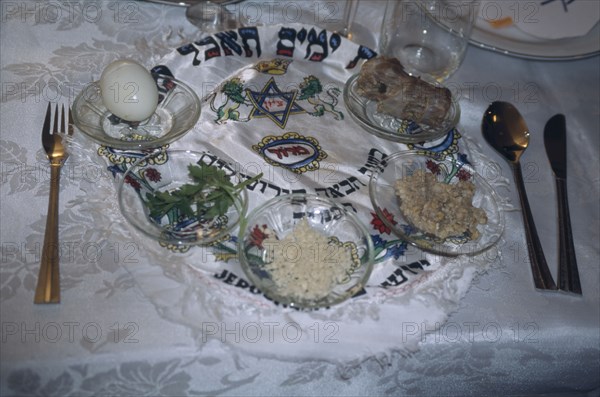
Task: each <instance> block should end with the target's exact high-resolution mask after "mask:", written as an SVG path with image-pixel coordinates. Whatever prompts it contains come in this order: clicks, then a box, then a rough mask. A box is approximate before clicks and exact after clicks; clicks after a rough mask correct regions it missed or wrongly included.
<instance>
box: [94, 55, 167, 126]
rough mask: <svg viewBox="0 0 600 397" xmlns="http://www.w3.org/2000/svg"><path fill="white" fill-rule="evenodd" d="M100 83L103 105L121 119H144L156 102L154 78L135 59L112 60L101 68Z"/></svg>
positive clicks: (149, 114)
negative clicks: (102, 69)
mask: <svg viewBox="0 0 600 397" xmlns="http://www.w3.org/2000/svg"><path fill="white" fill-rule="evenodd" d="M99 85H100V94H101V95H102V102H103V103H104V106H106V108H107V109H108V111H110V112H111V113H112V114H114V115H115V116H117V117H119V118H120V119H122V120H126V121H133V122H135V121H143V120H146V119H148V118H149V117H150V116H152V114H154V111H155V110H156V107H157V106H158V88H157V87H156V82H155V81H154V79H153V78H152V75H151V74H150V72H148V70H147V69H146V68H144V67H143V66H142V65H140V64H139V63H137V62H135V61H131V60H127V59H124V60H118V61H115V62H112V63H111V64H109V65H108V66H107V67H106V68H105V69H104V71H103V72H102V75H101V76H100V81H99Z"/></svg>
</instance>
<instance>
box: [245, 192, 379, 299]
mask: <svg viewBox="0 0 600 397" xmlns="http://www.w3.org/2000/svg"><path fill="white" fill-rule="evenodd" d="M302 229H304V230H306V229H308V230H310V232H309V233H306V232H305V234H303V233H301V232H300V231H299V230H302ZM310 234H316V236H317V237H318V238H314V239H313V238H309V237H308V236H309V235H310ZM293 238H296V240H292V239H293ZM238 245H239V248H238V252H239V257H240V262H241V264H242V268H243V269H244V272H245V273H246V276H247V277H248V279H249V280H250V282H251V283H253V284H254V285H255V286H256V287H257V288H259V289H260V290H261V291H262V292H263V293H264V294H265V295H266V296H267V297H268V298H269V299H271V300H273V301H276V302H279V303H281V304H284V305H287V306H290V307H295V308H299V309H315V308H319V307H329V306H332V305H335V304H338V303H340V302H343V301H345V300H346V299H348V298H350V297H352V296H354V295H356V294H357V293H359V292H360V291H361V290H362V289H363V287H364V286H365V284H366V283H367V280H368V279H369V276H370V275H371V270H372V268H373V243H372V241H371V236H370V235H369V232H368V230H367V229H366V228H365V227H364V226H363V225H362V224H361V222H360V221H359V220H358V219H357V218H356V216H355V215H354V214H352V213H350V212H348V211H346V210H345V209H344V207H343V206H342V205H340V204H338V203H336V202H335V201H333V200H330V199H326V198H323V197H319V196H316V195H307V194H289V195H283V196H279V197H275V198H274V199H271V200H269V201H268V202H266V203H264V204H263V205H261V206H260V207H258V208H257V209H255V210H254V211H253V212H252V213H251V214H250V215H249V216H248V218H247V219H246V220H245V221H244V222H243V224H242V226H241V227H240V234H239V238H238Z"/></svg>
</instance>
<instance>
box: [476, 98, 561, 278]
mask: <svg viewBox="0 0 600 397" xmlns="http://www.w3.org/2000/svg"><path fill="white" fill-rule="evenodd" d="M481 130H482V132H483V137H484V138H485V140H486V141H487V142H488V143H489V144H490V146H492V147H493V148H494V149H496V151H498V153H500V154H501V155H502V156H503V157H504V158H506V160H507V161H508V163H509V164H510V166H511V168H512V171H513V176H514V178H515V183H516V185H517V191H518V192H519V199H520V201H521V208H522V211H523V223H524V224H525V236H526V238H527V248H528V252H529V261H530V263H531V272H532V274H533V281H534V284H535V287H536V288H537V289H541V290H556V284H555V283H554V280H553V279H552V274H551V273H550V270H549V269H548V264H547V263H546V258H545V257H544V252H543V250H542V244H541V243H540V239H539V237H538V234H537V230H536V229H535V223H534V222H533V216H532V214H531V209H530V208H529V201H528V200H527V193H526V191H525V184H524V183H523V174H522V172H521V164H520V163H519V159H520V158H521V155H522V154H523V152H524V151H525V149H527V146H528V145H529V129H528V128H527V124H525V120H524V119H523V117H522V116H521V114H520V113H519V111H518V110H517V109H516V108H515V107H514V106H513V105H511V104H510V103H507V102H493V103H492V104H491V105H490V106H489V107H488V108H487V110H486V111H485V114H484V115H483V121H482V124H481Z"/></svg>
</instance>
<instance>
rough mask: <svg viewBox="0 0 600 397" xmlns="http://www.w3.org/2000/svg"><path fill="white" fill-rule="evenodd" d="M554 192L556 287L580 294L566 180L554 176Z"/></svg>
mask: <svg viewBox="0 0 600 397" xmlns="http://www.w3.org/2000/svg"><path fill="white" fill-rule="evenodd" d="M556 194H557V196H558V237H559V239H558V242H559V245H558V254H559V261H560V262H559V264H558V288H559V289H560V290H561V291H568V292H573V293H575V294H579V295H581V284H580V282H579V272H578V271H577V258H576V257H575V247H574V245H573V232H572V231H571V217H570V216H569V200H568V196H567V180H566V179H564V178H556Z"/></svg>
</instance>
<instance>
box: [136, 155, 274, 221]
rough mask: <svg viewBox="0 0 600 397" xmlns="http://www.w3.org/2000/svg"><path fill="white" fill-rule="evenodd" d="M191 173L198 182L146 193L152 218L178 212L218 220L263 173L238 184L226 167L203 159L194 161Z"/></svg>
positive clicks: (188, 215) (190, 167)
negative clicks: (199, 161) (238, 196)
mask: <svg viewBox="0 0 600 397" xmlns="http://www.w3.org/2000/svg"><path fill="white" fill-rule="evenodd" d="M188 172H189V175H190V176H191V177H192V179H193V180H194V183H187V184H185V185H182V186H181V187H179V188H178V189H175V190H172V191H166V192H155V193H146V199H147V200H148V201H147V205H148V209H149V210H150V217H152V218H162V217H163V216H165V215H166V214H169V213H172V212H175V213H179V214H181V215H184V216H186V217H190V218H192V217H196V218H198V219H204V220H210V219H214V218H216V217H219V216H222V215H224V214H225V213H226V212H227V209H228V208H229V207H231V206H232V205H233V204H234V200H235V197H236V195H237V194H239V192H240V191H241V190H242V189H244V188H245V187H246V186H248V185H250V184H251V183H254V182H256V181H257V180H259V179H260V178H262V175H263V174H262V173H260V174H259V175H256V176H255V177H253V178H250V179H247V180H245V181H243V182H240V183H238V184H237V185H234V184H233V183H232V182H231V180H230V179H229V176H227V174H226V172H225V171H224V170H222V169H220V168H218V167H215V166H212V165H208V164H205V163H202V162H201V163H199V164H198V165H193V164H190V165H189V166H188ZM194 206H195V210H194Z"/></svg>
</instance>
